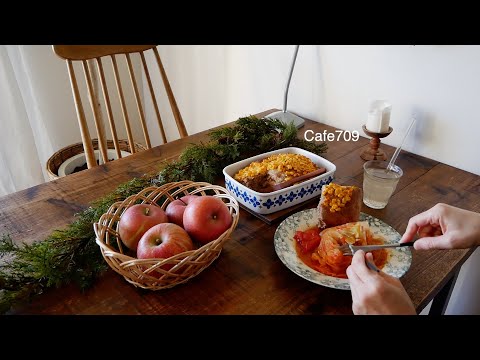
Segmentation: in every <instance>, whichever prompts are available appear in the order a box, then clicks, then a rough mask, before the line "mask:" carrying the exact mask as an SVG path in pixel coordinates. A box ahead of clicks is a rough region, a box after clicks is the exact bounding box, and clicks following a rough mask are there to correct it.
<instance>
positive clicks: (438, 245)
mask: <svg viewBox="0 0 480 360" xmlns="http://www.w3.org/2000/svg"><path fill="white" fill-rule="evenodd" d="M413 247H414V248H415V250H430V249H451V248H452V244H451V239H450V236H448V235H441V236H433V237H432V236H428V237H423V238H420V239H418V240H417V241H415V243H414V244H413Z"/></svg>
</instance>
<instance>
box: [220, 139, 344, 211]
mask: <svg viewBox="0 0 480 360" xmlns="http://www.w3.org/2000/svg"><path fill="white" fill-rule="evenodd" d="M275 154H301V155H304V156H306V157H308V158H309V159H310V160H312V162H313V163H314V164H316V165H317V166H318V167H324V168H325V169H327V171H326V172H325V173H324V174H321V175H318V176H316V177H314V178H311V179H309V180H306V181H303V182H301V183H299V184H296V185H292V186H289V187H287V188H285V189H281V190H277V191H273V192H269V193H261V192H257V191H254V190H252V189H250V188H248V187H246V186H245V185H243V184H241V183H239V182H238V181H237V180H235V179H234V178H233V177H234V176H235V174H236V173H237V172H238V171H239V170H240V169H243V168H244V167H246V166H248V165H249V164H250V163H251V162H253V161H261V160H262V159H265V158H266V157H269V156H270V155H275ZM335 170H336V166H335V165H334V164H333V163H331V162H330V161H328V160H326V159H324V158H323V157H321V156H319V155H316V154H314V153H312V152H310V151H307V150H304V149H300V148H296V147H289V148H284V149H280V150H275V151H270V152H267V153H263V154H260V155H257V156H253V157H251V158H248V159H245V160H242V161H238V162H236V163H234V164H231V165H228V166H226V167H225V168H224V169H223V174H224V175H225V187H226V189H227V190H228V192H229V193H230V194H232V196H234V197H235V199H237V201H238V202H239V203H240V204H242V205H244V206H245V207H247V208H249V209H251V210H253V211H254V212H256V213H259V214H271V213H273V212H276V211H279V210H283V209H286V208H289V207H291V206H293V205H296V204H298V203H301V202H304V201H306V200H309V199H311V198H314V197H315V196H319V195H320V193H321V191H322V186H323V185H327V184H329V183H331V182H332V181H333V178H334V174H335Z"/></svg>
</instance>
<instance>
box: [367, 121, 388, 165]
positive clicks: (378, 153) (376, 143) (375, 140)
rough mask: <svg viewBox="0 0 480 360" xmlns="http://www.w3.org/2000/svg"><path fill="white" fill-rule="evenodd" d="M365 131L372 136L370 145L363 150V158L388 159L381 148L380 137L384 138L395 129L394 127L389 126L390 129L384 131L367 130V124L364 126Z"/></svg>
mask: <svg viewBox="0 0 480 360" xmlns="http://www.w3.org/2000/svg"><path fill="white" fill-rule="evenodd" d="M362 129H363V132H364V133H365V134H367V135H368V136H370V137H371V139H370V144H369V146H368V147H367V148H366V149H365V150H364V151H363V152H362V154H361V155H360V157H361V158H362V159H363V160H367V161H368V160H387V155H385V152H384V151H383V150H382V149H380V139H381V138H384V137H386V136H388V135H390V133H391V132H392V131H393V129H392V127H391V126H389V127H388V131H387V132H384V133H376V132H372V131H369V130H367V127H366V126H365V125H363V126H362Z"/></svg>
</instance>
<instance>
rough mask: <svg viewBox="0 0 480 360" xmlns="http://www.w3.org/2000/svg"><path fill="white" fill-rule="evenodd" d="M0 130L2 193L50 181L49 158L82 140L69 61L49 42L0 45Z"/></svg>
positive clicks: (0, 191)
mask: <svg viewBox="0 0 480 360" xmlns="http://www.w3.org/2000/svg"><path fill="white" fill-rule="evenodd" d="M0 129H1V131H0V169H1V170H0V196H3V195H6V194H9V193H12V192H15V191H19V190H22V189H25V188H27V187H30V186H34V185H37V184H40V183H42V182H44V181H46V180H48V179H49V178H48V176H47V173H46V163H47V160H48V158H49V157H50V156H51V155H52V154H53V153H54V152H55V151H57V150H59V149H60V148H62V147H64V146H67V145H69V144H72V143H76V142H79V141H81V138H80V133H79V130H78V125H77V120H76V115H75V108H74V104H73V100H72V93H71V89H70V83H69V79H68V73H67V69H66V66H65V62H64V61H63V60H62V59H60V58H58V57H57V56H56V55H55V54H54V53H53V50H52V47H51V45H0Z"/></svg>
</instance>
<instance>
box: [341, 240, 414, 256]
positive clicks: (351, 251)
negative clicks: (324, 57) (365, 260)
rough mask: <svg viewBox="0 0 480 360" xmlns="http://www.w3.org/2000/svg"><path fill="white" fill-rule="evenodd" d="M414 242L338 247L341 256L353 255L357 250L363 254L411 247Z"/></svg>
mask: <svg viewBox="0 0 480 360" xmlns="http://www.w3.org/2000/svg"><path fill="white" fill-rule="evenodd" d="M413 243H414V241H411V242H406V243H395V244H383V245H364V246H355V245H350V244H344V245H341V246H339V249H340V251H341V252H342V254H343V255H353V254H355V252H356V251H357V250H363V251H365V252H370V251H373V250H380V249H386V248H396V247H402V246H413Z"/></svg>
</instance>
